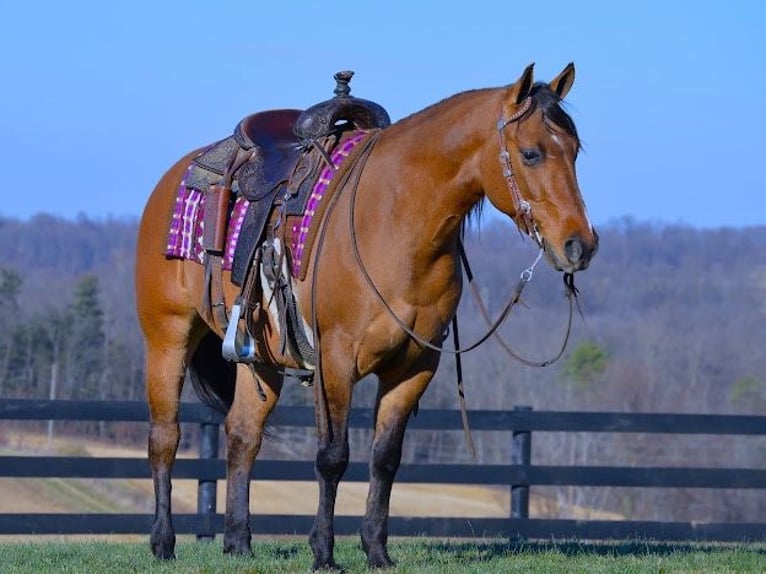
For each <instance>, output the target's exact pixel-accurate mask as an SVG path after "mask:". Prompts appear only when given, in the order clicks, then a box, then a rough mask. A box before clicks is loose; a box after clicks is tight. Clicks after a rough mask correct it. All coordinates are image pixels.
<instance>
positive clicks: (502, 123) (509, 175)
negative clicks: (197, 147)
mask: <svg viewBox="0 0 766 574" xmlns="http://www.w3.org/2000/svg"><path fill="white" fill-rule="evenodd" d="M531 102H532V100H531V98H529V97H527V98H526V99H525V100H524V101H523V102H522V104H521V106H520V108H519V110H517V111H516V112H515V113H514V114H513V115H511V116H510V117H508V118H505V119H503V118H502V117H501V119H500V120H499V121H498V122H497V130H498V134H499V137H500V164H501V167H502V170H503V176H504V177H505V179H506V183H507V185H508V190H509V192H510V194H511V197H512V199H513V203H514V206H515V208H516V213H517V214H518V217H519V218H520V219H521V220H522V222H523V226H524V231H526V233H527V234H528V235H529V236H530V237H531V238H532V239H533V240H534V241H535V243H536V244H537V245H538V246H539V248H540V251H539V252H538V254H537V257H536V258H535V260H534V262H533V263H532V264H531V265H530V266H529V267H528V268H526V269H525V270H524V271H522V272H521V275H520V276H519V280H518V282H517V283H516V288H515V289H514V290H513V292H512V293H511V295H510V297H509V298H508V302H507V303H506V305H505V307H504V308H503V310H502V312H501V313H500V315H499V316H498V317H497V319H496V320H495V321H492V319H491V317H490V315H489V312H488V311H487V307H486V305H484V302H483V301H482V299H481V296H480V295H479V290H478V287H477V286H476V283H475V281H474V277H473V273H472V272H471V267H470V265H469V263H468V257H467V256H466V254H465V249H464V248H463V243H462V241H461V240H458V252H459V256H460V261H461V263H462V266H463V269H464V270H465V273H466V277H467V278H468V284H469V288H470V289H471V293H472V295H473V297H474V299H475V301H476V304H477V306H478V307H479V310H480V312H481V314H482V316H483V318H484V320H485V321H486V322H487V325H488V327H489V328H488V329H487V331H486V332H485V333H484V335H482V336H481V337H480V338H479V339H477V340H476V341H475V342H474V343H472V344H470V345H468V346H467V347H465V348H460V342H459V336H458V327H457V315H455V317H453V319H452V328H453V338H454V349H447V348H445V347H444V346H443V345H441V344H434V343H432V342H431V341H429V340H427V339H425V338H424V337H422V336H420V335H419V334H417V333H416V332H415V331H413V330H412V329H411V328H410V327H409V326H408V325H407V324H405V323H404V321H403V320H402V319H401V318H400V317H399V316H398V315H397V314H396V312H395V311H394V310H393V309H392V308H391V306H390V305H389V304H388V302H387V301H386V300H385V298H384V297H383V295H382V294H381V292H380V291H379V290H378V287H377V286H376V285H375V282H374V281H373V279H372V277H370V274H369V272H368V271H367V267H366V265H365V264H364V261H363V260H362V256H361V254H360V253H359V245H358V242H357V237H356V224H355V221H354V219H355V218H354V215H355V213H356V197H357V190H358V184H359V180H360V179H361V175H362V171H363V170H364V164H365V163H366V161H367V158H368V157H369V154H370V152H371V151H372V148H373V147H374V145H375V142H376V141H377V138H378V136H379V134H380V132H377V133H375V134H373V135H372V136H371V137H370V139H369V140H368V141H367V145H366V148H365V149H364V151H363V152H362V154H360V156H359V158H358V160H357V161H356V162H355V164H354V165H353V166H352V168H351V169H350V170H349V171H348V172H346V174H345V175H346V176H347V177H346V180H350V179H351V176H352V173H354V177H353V179H354V181H353V185H352V186H351V198H350V206H349V210H348V213H349V233H350V236H351V246H352V249H353V252H354V258H355V259H356V263H357V265H358V267H359V269H360V270H361V272H362V275H363V277H364V279H365V281H366V282H367V285H368V286H369V287H370V289H371V290H372V291H373V293H374V294H375V296H376V297H377V299H378V301H379V302H380V303H381V305H383V307H384V308H385V309H386V311H387V312H388V314H389V315H390V316H391V318H392V319H393V320H394V322H395V323H396V324H397V325H398V326H399V327H400V328H401V329H402V330H403V331H404V332H405V333H407V335H409V337H410V338H412V339H413V340H414V341H415V342H417V343H418V344H419V345H421V346H423V347H425V348H427V349H431V350H433V351H437V352H439V353H449V354H452V355H455V356H456V359H457V360H458V366H457V368H458V371H460V370H461V365H460V364H459V358H460V355H461V354H463V353H467V352H468V351H472V350H474V349H476V348H477V347H479V346H480V345H482V344H483V343H484V342H485V341H487V339H489V338H490V337H491V336H493V335H494V336H495V338H496V339H497V341H498V342H499V344H500V346H501V348H502V349H503V350H504V351H506V353H507V354H508V355H509V356H511V357H512V358H513V359H515V360H516V361H519V362H520V363H522V364H524V365H527V366H530V367H546V366H548V365H551V364H552V363H555V362H556V361H557V360H558V359H559V358H561V356H562V355H563V354H564V350H565V349H566V346H567V343H568V342H569V336H570V334H571V330H572V316H573V314H574V307H575V305H577V308H578V311H580V306H579V302H578V301H577V293H578V291H577V288H576V287H575V284H574V275H573V274H572V273H564V276H563V279H564V285H565V287H566V296H567V299H568V301H569V318H568V320H567V325H566V329H565V333H564V338H563V341H562V343H561V347H560V349H559V350H558V352H557V353H556V354H555V355H554V356H553V357H552V358H550V359H546V360H543V361H533V360H530V359H526V358H524V357H522V356H520V355H519V354H518V353H517V352H515V351H514V350H513V349H512V348H511V347H510V346H509V345H508V343H506V342H505V340H503V338H502V337H501V336H500V334H499V333H498V329H499V328H500V327H501V326H502V324H503V323H504V322H505V320H506V319H507V318H508V315H510V313H511V310H512V309H513V307H514V306H515V305H516V304H517V303H518V302H519V301H520V300H521V294H522V292H523V291H524V287H526V285H527V283H529V282H530V281H531V280H532V276H533V275H534V271H535V267H536V266H537V264H538V263H539V262H540V260H541V259H542V256H543V253H544V246H543V241H542V238H541V237H540V233H539V231H538V229H537V225H536V224H535V222H534V220H533V219H532V211H531V206H530V204H529V202H528V201H526V200H524V199H523V198H522V196H521V191H520V189H519V186H518V183H517V182H516V177H515V175H514V173H513V167H512V165H511V156H510V154H509V153H508V149H507V146H506V143H505V137H504V134H503V129H504V128H505V127H506V126H508V125H509V124H511V123H513V122H515V121H518V120H519V119H521V118H522V117H523V116H524V114H526V113H527V111H528V110H529V108H530V106H531ZM347 182H348V181H346V182H344V183H347ZM318 259H319V258H318V257H317V258H316V260H315V263H316V261H317V260H318ZM313 292H314V290H313V289H312V293H313ZM580 315H582V312H581V311H580ZM445 338H446V337H445Z"/></svg>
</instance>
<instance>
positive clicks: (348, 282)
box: [135, 63, 598, 570]
mask: <svg viewBox="0 0 766 574" xmlns="http://www.w3.org/2000/svg"><path fill="white" fill-rule="evenodd" d="M533 66H534V64H531V65H529V66H528V67H527V68H526V69H525V70H524V71H523V73H522V74H521V76H520V77H519V78H518V79H517V80H516V81H514V82H513V83H511V84H508V85H504V86H501V87H494V88H481V89H475V90H469V91H464V92H461V93H458V94H455V95H452V96H450V97H448V98H446V99H444V100H442V101H440V102H438V103H435V104H433V105H431V106H429V107H427V108H425V109H423V110H421V111H419V112H416V113H414V114H412V115H410V116H408V117H405V118H403V119H400V120H398V121H396V122H394V123H392V124H391V125H389V126H388V127H386V128H385V129H380V130H377V132H376V133H375V138H374V141H373V142H372V143H371V144H370V145H369V146H368V148H367V149H366V150H365V152H364V153H363V154H362V153H360V156H359V157H358V158H357V160H356V162H355V165H354V166H353V167H352V168H350V169H352V170H353V172H354V173H353V175H351V176H349V177H348V178H346V179H345V180H344V181H342V182H340V183H339V184H338V185H339V187H338V189H337V190H336V192H335V195H334V196H333V204H332V208H331V209H330V208H329V207H328V209H327V210H326V211H325V212H324V214H323V216H322V221H321V228H320V229H321V231H320V236H321V241H318V242H317V245H316V246H315V247H314V249H313V252H312V253H311V254H309V258H310V259H309V261H310V262H311V263H310V264H309V265H307V269H306V276H305V279H303V280H301V281H296V282H295V285H294V290H295V294H296V297H295V299H296V301H297V303H298V308H299V312H300V315H301V317H302V318H303V320H304V322H305V324H306V325H307V326H308V327H309V329H310V331H311V333H312V334H313V337H314V340H313V342H314V345H315V348H316V352H317V358H316V365H314V367H313V368H314V372H315V384H314V400H315V410H316V419H317V451H316V461H315V471H316V477H317V480H318V483H319V500H318V508H317V513H316V518H315V520H314V522H313V526H312V528H311V530H310V533H309V536H308V538H309V544H310V547H311V550H312V553H313V568H314V569H315V570H316V569H323V568H333V569H334V568H337V565H336V562H335V558H334V540H335V536H334V530H333V519H334V512H335V500H336V494H337V489H338V484H339V481H340V480H341V477H342V476H343V474H344V471H345V469H346V468H347V465H348V462H349V444H348V430H347V426H348V418H349V408H350V403H351V397H352V393H353V390H354V386H355V383H356V382H357V381H359V380H360V379H362V378H363V377H365V376H367V375H370V374H374V375H376V376H377V382H378V387H377V396H376V401H375V405H374V424H373V426H374V429H373V439H372V444H371V449H370V457H369V491H368V496H367V502H366V510H365V513H364V516H363V518H362V520H361V527H360V535H361V542H362V547H363V550H364V552H365V553H366V557H367V562H368V564H369V566H370V567H374V568H377V567H390V566H392V565H393V564H394V563H393V561H392V559H391V557H390V555H389V551H388V516H389V501H390V495H391V489H392V485H393V483H394V480H395V477H396V473H397V470H398V468H399V466H400V461H401V453H402V441H403V437H404V433H405V429H406V427H407V422H408V419H409V417H410V416H411V415H412V414H413V412H414V411H415V410H416V408H417V405H418V401H419V400H420V398H421V396H422V395H423V393H424V391H425V390H426V387H427V386H428V384H429V382H430V381H431V379H432V377H433V375H434V372H435V371H436V368H437V365H438V364H439V359H440V356H441V353H440V345H441V343H442V342H443V340H444V338H445V336H446V332H447V328H448V324H449V322H450V321H451V320H452V319H453V317H454V316H455V313H456V310H457V306H458V303H459V300H460V297H461V293H462V289H463V278H462V269H461V267H460V264H461V262H460V253H459V249H460V240H461V237H462V232H463V229H464V226H465V225H466V221H469V220H470V219H471V217H470V216H471V215H472V214H473V213H474V212H475V210H476V209H478V208H479V206H481V205H483V204H484V202H485V200H488V201H489V202H490V203H491V204H492V205H493V206H494V207H495V208H497V210H499V212H501V214H503V215H504V216H507V217H508V218H509V219H510V220H511V221H513V222H514V223H515V225H516V226H517V228H518V230H519V231H520V232H521V233H522V234H525V235H528V236H529V237H531V238H532V240H533V241H534V242H535V243H537V245H539V247H540V249H541V253H544V254H545V259H546V260H547V262H548V263H549V264H550V265H551V266H552V267H553V268H555V269H556V270H558V271H562V272H564V273H565V274H574V273H575V272H578V271H581V270H584V269H586V268H587V267H588V265H589V262H590V261H591V258H592V257H593V255H594V254H595V253H596V251H597V248H598V235H597V233H596V231H595V229H594V227H593V226H592V224H591V222H590V220H589V219H588V216H587V211H586V208H585V205H584V200H583V198H582V195H581V193H580V189H579V187H578V182H577V177H576V172H575V160H576V158H577V155H578V152H579V150H580V140H579V138H578V134H577V130H576V127H575V124H574V122H573V120H572V119H571V117H570V116H569V114H568V113H567V112H566V111H565V109H564V108H563V106H562V103H563V99H564V98H565V96H566V95H567V93H568V92H569V90H570V88H571V86H572V84H573V82H574V77H575V68H574V65H573V64H572V63H570V64H569V65H567V66H566V67H565V68H564V69H563V70H562V71H561V73H560V74H559V75H558V76H556V77H555V78H554V79H553V80H552V81H550V82H548V83H546V82H535V81H534V77H533ZM199 153H200V152H199V150H195V151H193V152H190V153H189V154H187V155H186V156H185V157H183V158H181V159H180V160H179V161H178V162H177V163H175V165H173V166H172V167H171V168H170V169H169V170H168V171H167V172H166V173H165V174H164V176H163V177H162V178H161V179H160V181H159V183H158V184H157V186H156V188H155V189H154V191H153V192H152V194H151V196H150V197H149V199H148V201H147V203H146V206H145V210H144V212H143V215H142V217H141V222H140V228H139V235H138V241H137V264H136V272H135V287H136V301H137V303H136V305H137V312H138V317H139V322H140V325H141V328H142V331H143V335H144V339H145V348H146V365H145V377H146V381H145V382H146V394H147V399H148V405H149V412H150V429H149V438H148V458H149V463H150V466H151V474H152V478H153V482H154V494H155V504H156V511H155V515H154V521H153V524H152V527H151V533H150V546H151V550H152V552H153V554H154V555H155V556H156V557H157V558H158V559H172V558H174V557H175V531H174V529H173V524H172V516H171V496H170V493H171V471H172V468H173V463H174V460H175V457H176V451H177V448H178V444H179V436H180V431H179V423H178V411H179V401H180V396H181V390H182V386H183V384H184V380H185V373H186V371H187V369H188V370H189V372H190V374H191V375H192V380H195V381H198V382H200V389H203V388H204V390H205V391H206V392H207V393H208V396H212V397H215V398H218V399H220V402H221V404H222V405H223V408H224V410H225V411H226V415H225V425H224V427H225V433H226V443H227V449H226V507H225V518H224V535H223V551H224V552H225V553H229V554H234V555H252V554H253V553H252V547H251V530H250V514H249V509H250V500H249V476H250V473H251V470H252V467H253V464H254V463H255V460H256V457H257V455H258V452H259V449H260V446H261V442H262V440H263V436H264V426H265V425H266V423H267V420H268V417H269V413H271V412H272V409H274V406H275V405H276V403H277V399H278V397H279V395H280V391H281V389H282V385H283V381H284V379H285V372H286V371H285V370H284V369H288V368H299V367H300V366H301V365H300V364H298V362H297V361H296V360H295V358H294V357H293V356H291V355H290V354H289V353H287V352H286V351H285V349H284V346H281V345H280V335H279V328H278V325H275V324H274V322H275V319H274V318H273V317H272V316H271V315H270V314H269V313H259V314H258V317H257V321H255V328H256V329H257V332H258V334H259V336H258V343H257V354H258V356H259V357H260V358H261V360H260V361H257V362H255V363H252V364H245V363H242V362H231V361H228V360H226V359H225V358H223V357H222V355H221V340H222V338H223V337H224V332H223V330H222V326H221V325H220V324H219V323H218V322H216V321H215V320H214V317H212V316H211V314H210V313H208V312H206V309H205V308H204V305H203V300H204V291H205V289H206V288H207V286H206V280H205V268H204V267H203V266H202V265H199V264H198V263H197V262H193V261H189V260H179V259H170V258H168V257H166V256H165V255H164V252H163V250H164V247H165V241H166V238H167V229H168V224H169V218H170V213H171V212H172V210H173V204H174V201H175V193H176V190H177V188H178V186H179V184H180V182H181V181H182V179H183V177H184V173H185V170H186V168H187V166H189V164H190V162H191V161H192V159H193V158H194V157H195V156H196V155H197V154H199ZM570 276H571V275H570ZM222 283H223V285H222V289H223V300H224V301H225V306H226V308H227V309H229V310H231V305H232V302H233V301H234V300H235V299H236V297H237V295H238V293H239V287H238V286H237V285H235V284H233V283H232V282H231V277H230V273H229V272H228V271H224V272H223V281H222ZM266 296H267V295H265V294H264V295H263V297H266ZM262 305H263V306H264V307H267V306H268V301H263V302H262ZM203 398H204V397H203Z"/></svg>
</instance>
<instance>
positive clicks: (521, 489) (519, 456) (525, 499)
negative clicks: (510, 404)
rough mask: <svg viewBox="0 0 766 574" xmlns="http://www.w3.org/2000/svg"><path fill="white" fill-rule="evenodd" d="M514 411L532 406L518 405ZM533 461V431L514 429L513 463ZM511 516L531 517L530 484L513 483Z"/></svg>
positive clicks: (515, 464) (528, 463) (520, 463)
mask: <svg viewBox="0 0 766 574" xmlns="http://www.w3.org/2000/svg"><path fill="white" fill-rule="evenodd" d="M513 410H514V411H531V410H532V407H527V406H518V407H514V408H513ZM531 462H532V432H531V431H528V430H514V431H513V438H512V440H511V464H512V465H514V466H529V465H530V464H531ZM511 518H529V485H528V484H511Z"/></svg>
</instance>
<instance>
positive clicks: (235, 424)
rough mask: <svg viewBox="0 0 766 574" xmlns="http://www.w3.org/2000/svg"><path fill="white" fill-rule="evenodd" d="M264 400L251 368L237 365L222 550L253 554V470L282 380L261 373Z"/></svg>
mask: <svg viewBox="0 0 766 574" xmlns="http://www.w3.org/2000/svg"><path fill="white" fill-rule="evenodd" d="M260 375H262V376H261V383H262V384H261V388H262V390H263V392H264V394H265V395H266V398H265V400H264V399H263V398H262V397H261V396H260V395H259V393H258V386H257V383H256V381H255V379H254V378H253V372H252V371H251V370H250V368H249V367H247V366H245V365H243V364H239V365H237V382H236V390H235V392H234V402H233V403H232V406H231V409H230V410H229V413H228V414H227V416H226V440H227V451H226V452H227V454H226V516H225V520H224V537H223V551H224V552H225V553H227V554H241V555H251V554H252V549H251V547H250V538H251V533H250V471H251V470H252V467H253V463H254V462H255V458H256V456H257V455H258V451H259V450H260V447H261V441H262V439H263V429H264V426H265V425H266V419H267V417H268V415H269V413H270V412H271V411H272V409H273V408H274V406H275V405H276V403H277V399H278V398H279V392H280V390H281V386H282V377H281V376H280V375H277V374H276V373H259V376H260Z"/></svg>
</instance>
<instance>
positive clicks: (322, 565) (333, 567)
mask: <svg viewBox="0 0 766 574" xmlns="http://www.w3.org/2000/svg"><path fill="white" fill-rule="evenodd" d="M311 571H312V572H343V569H342V568H341V567H339V566H338V565H337V564H336V563H335V561H334V560H329V561H322V560H314V565H313V566H312V567H311Z"/></svg>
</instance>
